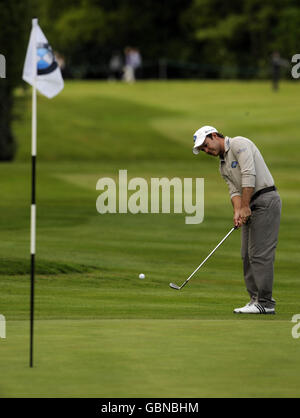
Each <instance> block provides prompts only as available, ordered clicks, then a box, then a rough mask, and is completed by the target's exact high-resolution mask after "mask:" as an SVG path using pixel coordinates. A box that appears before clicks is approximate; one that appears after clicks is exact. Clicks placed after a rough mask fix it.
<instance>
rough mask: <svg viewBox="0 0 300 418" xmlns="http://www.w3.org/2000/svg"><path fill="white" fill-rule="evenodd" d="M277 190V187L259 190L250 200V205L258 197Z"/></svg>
mask: <svg viewBox="0 0 300 418" xmlns="http://www.w3.org/2000/svg"><path fill="white" fill-rule="evenodd" d="M275 190H277V189H276V187H275V186H270V187H266V188H265V189H260V190H258V191H257V192H256V193H254V195H253V196H252V197H251V199H250V203H251V202H253V200H255V199H256V198H257V197H258V196H260V195H261V194H264V193H268V192H273V191H275Z"/></svg>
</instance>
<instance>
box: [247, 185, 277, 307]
mask: <svg viewBox="0 0 300 418" xmlns="http://www.w3.org/2000/svg"><path fill="white" fill-rule="evenodd" d="M250 208H253V209H252V214H251V218H250V220H249V222H248V223H247V224H246V225H243V226H242V250H241V252H242V259H243V264H244V279H245V283H246V288H247V290H248V293H249V295H250V298H251V300H252V301H254V300H255V301H258V302H259V303H260V304H261V305H263V306H264V307H266V308H273V307H274V306H275V300H274V299H273V298H272V289H273V275H274V260H275V249H276V246H277V240H278V232H279V224H280V214H281V199H280V196H279V194H278V193H277V192H276V191H271V192H268V193H264V194H261V195H260V196H258V197H257V198H256V199H255V200H254V201H253V202H251V204H250Z"/></svg>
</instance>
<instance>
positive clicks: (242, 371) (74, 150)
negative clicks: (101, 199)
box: [0, 81, 300, 398]
mask: <svg viewBox="0 0 300 418" xmlns="http://www.w3.org/2000/svg"><path fill="white" fill-rule="evenodd" d="M30 99H31V98H30V90H28V91H27V92H26V93H24V92H23V91H21V90H18V91H17V92H16V106H15V112H16V115H17V116H18V118H17V119H16V120H15V122H14V132H15V135H16V137H17V140H18V154H17V158H16V160H15V161H14V162H13V163H1V165H0V175H1V179H2V181H1V187H2V199H1V202H0V207H1V214H2V216H1V218H0V222H1V237H2V239H1V242H0V259H1V263H0V275H1V277H0V314H2V315H4V316H5V318H6V339H0V369H1V371H2V374H3V376H5V378H3V379H1V383H0V396H1V397H16V396H18V397H32V396H33V397H35V396H36V397H56V396H58V397H99V398H100V397H158V398H159V397H161V398H163V397H174V398H175V397H195V398H196V397H291V396H292V397H298V396H299V386H300V365H299V361H298V360H297V359H298V357H299V352H300V339H294V338H293V337H292V327H293V325H295V324H293V323H292V322H291V319H292V317H293V315H295V314H300V300H299V294H300V293H299V268H300V260H299V251H300V242H299V232H300V227H299V205H300V194H299V189H300V177H299V161H298V153H299V150H300V145H299V137H298V132H299V105H300V84H299V83H296V82H290V83H288V82H285V83H282V84H281V86H280V90H279V91H278V92H277V93H274V92H273V91H272V90H271V86H270V83H268V82H230V81H228V82H203V81H202V82H192V81H188V82H176V81H174V82H138V83H136V84H134V85H124V84H121V83H109V82H96V81H90V82H76V81H68V82H66V85H65V89H64V90H63V92H62V93H61V94H60V95H59V96H57V97H56V98H54V99H52V100H47V99H45V98H44V97H41V96H39V97H38V146H37V155H38V157H37V173H38V174H37V175H38V177H37V256H36V263H37V266H36V271H37V277H36V305H35V317H36V325H35V350H34V355H35V367H34V368H33V369H29V367H28V365H29V291H30V277H29V273H30V255H29V250H30V233H29V230H30V185H31V179H30V175H31V171H30V170H31V167H30V146H31V141H30V137H31V120H30V117H31V108H30V106H31V100H30ZM204 124H207V125H212V126H216V128H217V129H219V131H220V132H222V133H223V134H225V135H228V136H237V135H242V136H246V137H248V138H250V139H251V140H253V141H254V142H255V143H256V145H257V146H258V147H259V149H260V150H261V152H262V154H263V156H264V158H265V161H266V163H267V165H268V166H269V168H270V171H271V173H272V175H273V177H274V179H275V184H276V186H277V188H278V190H279V193H280V196H281V198H282V202H283V209H282V220H281V226H280V234H279V243H278V248H277V253H276V262H275V283H274V295H273V296H274V298H275V300H276V302H277V307H276V312H277V313H276V315H275V316H263V315H261V316H254V317H253V316H235V315H233V313H232V311H233V309H234V308H236V307H238V306H243V305H244V304H245V303H246V302H247V301H248V296H247V294H246V291H245V288H244V282H243V274H242V262H241V257H240V231H234V232H233V233H232V234H231V236H230V237H229V238H228V239H227V240H226V241H225V243H224V244H223V245H222V246H221V247H220V248H219V249H218V250H217V252H216V253H215V254H214V255H213V256H212V257H211V258H210V259H209V260H208V262H207V263H206V264H205V265H204V266H203V268H201V269H200V270H199V272H197V274H196V275H195V277H193V278H192V279H191V281H190V282H189V283H188V285H187V286H186V287H185V288H184V289H182V290H181V291H180V292H177V291H174V290H172V289H170V288H169V283H170V282H174V283H177V284H181V283H182V282H183V281H184V280H185V279H186V278H187V277H188V276H189V275H190V274H191V273H192V272H193V271H194V269H195V268H196V267H197V266H198V265H199V264H200V262H201V261H202V260H203V259H204V258H205V257H206V256H207V255H208V254H209V252H210V251H211V250H212V249H213V248H214V247H215V246H216V245H217V244H218V242H219V241H220V240H221V239H222V238H223V237H224V236H225V234H226V233H227V232H228V231H229V230H230V228H231V227H232V207H231V203H230V199H229V195H228V191H227V186H226V184H225V183H224V181H223V180H222V178H221V176H220V174H219V172H218V161H217V159H214V158H209V157H207V156H204V155H199V156H198V157H196V156H194V155H193V154H192V145H193V133H194V131H195V130H196V129H198V128H199V127H200V126H202V125H204ZM119 170H127V173H128V179H130V178H133V177H142V178H144V179H146V180H147V181H148V182H150V180H151V178H154V177H158V178H162V177H167V178H169V179H171V178H174V177H178V178H180V179H182V180H183V179H184V178H194V179H195V178H196V177H198V178H204V184H205V186H204V189H205V202H204V203H205V204H204V207H205V213H204V221H203V222H202V223H200V224H198V225H186V224H185V216H186V214H185V213H182V214H180V213H171V214H161V213H160V214H150V213H149V214H141V213H139V214H136V215H134V214H131V213H127V214H121V213H117V214H106V215H100V214H99V213H98V212H97V210H96V199H97V197H98V196H99V194H100V192H99V191H97V190H96V184H97V181H98V179H99V178H102V177H110V178H112V179H114V180H115V181H117V179H118V174H119ZM140 273H144V274H145V276H146V277H145V279H144V280H141V279H139V277H138V276H139V274H140Z"/></svg>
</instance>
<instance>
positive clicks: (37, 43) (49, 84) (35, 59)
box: [23, 19, 64, 99]
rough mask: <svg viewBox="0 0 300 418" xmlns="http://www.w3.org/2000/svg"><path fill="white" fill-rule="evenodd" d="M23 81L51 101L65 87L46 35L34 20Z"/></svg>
mask: <svg viewBox="0 0 300 418" xmlns="http://www.w3.org/2000/svg"><path fill="white" fill-rule="evenodd" d="M23 80H24V81H26V82H27V83H29V84H31V85H32V86H33V85H35V86H36V88H37V90H38V91H39V92H40V93H42V94H43V95H44V96H47V97H48V98H49V99H51V98H52V97H54V96H56V95H57V94H58V93H59V92H60V91H61V90H62V89H63V87H64V80H63V78H62V75H61V72H60V68H59V66H58V64H57V62H56V60H55V56H54V53H53V51H52V48H51V46H50V45H49V43H48V41H47V39H46V37H45V35H44V34H43V32H42V30H41V28H40V27H39V25H38V20H37V19H32V29H31V33H30V39H29V44H28V48H27V53H26V58H25V64H24V68H23Z"/></svg>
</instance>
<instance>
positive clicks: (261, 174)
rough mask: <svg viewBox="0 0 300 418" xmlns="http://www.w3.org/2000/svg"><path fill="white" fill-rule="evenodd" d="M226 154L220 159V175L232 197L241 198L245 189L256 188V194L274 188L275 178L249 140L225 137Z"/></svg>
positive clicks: (240, 137)
mask: <svg viewBox="0 0 300 418" xmlns="http://www.w3.org/2000/svg"><path fill="white" fill-rule="evenodd" d="M224 146H225V153H224V155H223V158H221V157H220V173H221V175H222V177H223V178H224V180H225V181H226V183H227V185H228V188H229V193H230V197H231V198H232V197H234V196H241V195H242V189H243V187H254V193H255V192H257V191H258V190H261V189H264V188H265V187H269V186H274V180H273V177H272V175H271V173H270V171H269V169H268V167H267V165H266V163H265V161H264V159H263V157H262V155H261V153H260V152H259V150H258V148H257V147H256V145H255V144H254V143H253V142H252V141H250V139H248V138H244V137H243V136H236V137H234V138H229V137H228V136H226V137H225V140H224Z"/></svg>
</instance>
